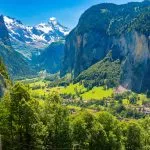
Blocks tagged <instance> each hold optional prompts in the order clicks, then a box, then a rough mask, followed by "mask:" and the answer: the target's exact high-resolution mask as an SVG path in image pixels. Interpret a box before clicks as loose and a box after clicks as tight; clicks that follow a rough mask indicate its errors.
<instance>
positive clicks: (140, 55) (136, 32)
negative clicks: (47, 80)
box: [61, 1, 150, 91]
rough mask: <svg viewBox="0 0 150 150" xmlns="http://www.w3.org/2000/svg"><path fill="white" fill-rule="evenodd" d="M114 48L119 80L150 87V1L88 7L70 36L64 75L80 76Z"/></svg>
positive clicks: (129, 85) (130, 85)
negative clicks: (119, 68)
mask: <svg viewBox="0 0 150 150" xmlns="http://www.w3.org/2000/svg"><path fill="white" fill-rule="evenodd" d="M110 50H111V51H112V56H113V59H114V60H116V59H120V61H121V78H120V83H121V84H122V85H123V86H124V87H126V88H130V89H133V90H136V91H142V90H147V89H150V82H149V81H150V77H149V73H150V2H149V1H144V2H141V3H138V2H136V3H128V4H124V5H115V4H100V5H96V6H93V7H91V8H90V9H88V10H87V11H86V12H85V13H84V14H83V15H82V16H81V18H80V20H79V23H78V25H77V27H76V28H75V29H73V31H71V33H70V34H69V35H68V36H67V39H66V44H65V52H64V53H65V54H64V60H63V67H62V70H61V76H64V75H65V74H67V73H68V72H70V73H72V74H73V76H74V77H77V76H78V75H79V74H80V73H81V72H82V71H83V70H85V69H87V68H88V67H90V66H91V65H93V64H95V63H96V62H98V61H100V60H102V59H104V58H105V56H106V55H107V53H108V52H109V51H110Z"/></svg>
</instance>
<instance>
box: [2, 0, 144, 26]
mask: <svg viewBox="0 0 150 150" xmlns="http://www.w3.org/2000/svg"><path fill="white" fill-rule="evenodd" d="M130 1H131V0H0V13H1V14H4V15H8V16H11V17H14V18H17V19H19V20H21V21H22V22H23V23H24V24H26V25H36V24H39V23H41V22H45V21H47V20H48V19H49V18H50V17H56V18H57V19H58V20H59V22H60V23H62V24H63V25H65V26H68V27H70V28H73V27H74V26H76V24H77V22H78V19H79V17H80V15H81V14H82V13H83V12H84V11H85V10H86V9H87V8H89V7H90V6H92V5H95V4H99V3H104V2H112V3H117V4H122V3H126V2H130ZM132 1H142V0H132Z"/></svg>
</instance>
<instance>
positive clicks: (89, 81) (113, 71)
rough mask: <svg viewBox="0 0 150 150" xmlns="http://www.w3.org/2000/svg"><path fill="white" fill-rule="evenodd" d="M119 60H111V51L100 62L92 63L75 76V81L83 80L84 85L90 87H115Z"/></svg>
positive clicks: (118, 73) (117, 81)
mask: <svg viewBox="0 0 150 150" xmlns="http://www.w3.org/2000/svg"><path fill="white" fill-rule="evenodd" d="M120 67H121V66H120V61H119V60H115V61H114V60H113V58H112V52H111V51H110V52H109V53H108V54H107V56H106V57H105V58H104V59H103V60H101V61H100V62H98V63H96V64H94V65H92V66H91V67H89V68H88V69H87V70H85V71H83V72H82V73H81V74H80V75H79V76H78V77H77V78H75V79H74V82H75V83H78V82H81V81H82V82H83V84H84V86H85V87H88V88H92V87H94V86H103V85H106V86H107V87H109V88H110V87H115V86H118V85H119V81H120V70H121V68H120Z"/></svg>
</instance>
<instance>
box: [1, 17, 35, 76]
mask: <svg viewBox="0 0 150 150" xmlns="http://www.w3.org/2000/svg"><path fill="white" fill-rule="evenodd" d="M0 57H2V59H3V61H4V63H5V64H6V67H7V69H8V72H9V73H10V75H11V76H13V77H17V76H26V75H30V74H34V72H33V71H32V70H31V69H30V68H31V67H29V65H28V62H27V61H26V60H25V58H24V57H23V56H22V55H21V54H19V53H18V52H16V51H15V50H14V49H13V48H12V46H11V42H10V40H9V35H8V31H7V28H6V26H5V23H4V19H3V16H0Z"/></svg>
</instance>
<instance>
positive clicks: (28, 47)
mask: <svg viewBox="0 0 150 150" xmlns="http://www.w3.org/2000/svg"><path fill="white" fill-rule="evenodd" d="M4 21H5V25H6V27H7V28H8V32H9V36H10V41H11V44H12V46H13V48H14V49H15V50H16V51H18V52H20V53H21V54H23V55H24V56H25V57H27V58H31V56H32V54H35V55H36V54H37V55H38V53H39V50H41V49H43V48H45V47H47V46H48V45H49V44H51V43H52V42H56V41H59V40H62V39H65V36H66V35H67V34H68V33H69V29H68V28H67V27H64V26H62V25H61V24H60V23H59V22H58V21H57V19H56V18H54V17H52V18H50V19H49V21H48V22H47V23H40V24H38V25H36V26H34V27H31V26H26V25H24V24H23V23H22V22H21V21H19V20H16V19H14V18H11V17H8V16H4Z"/></svg>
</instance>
